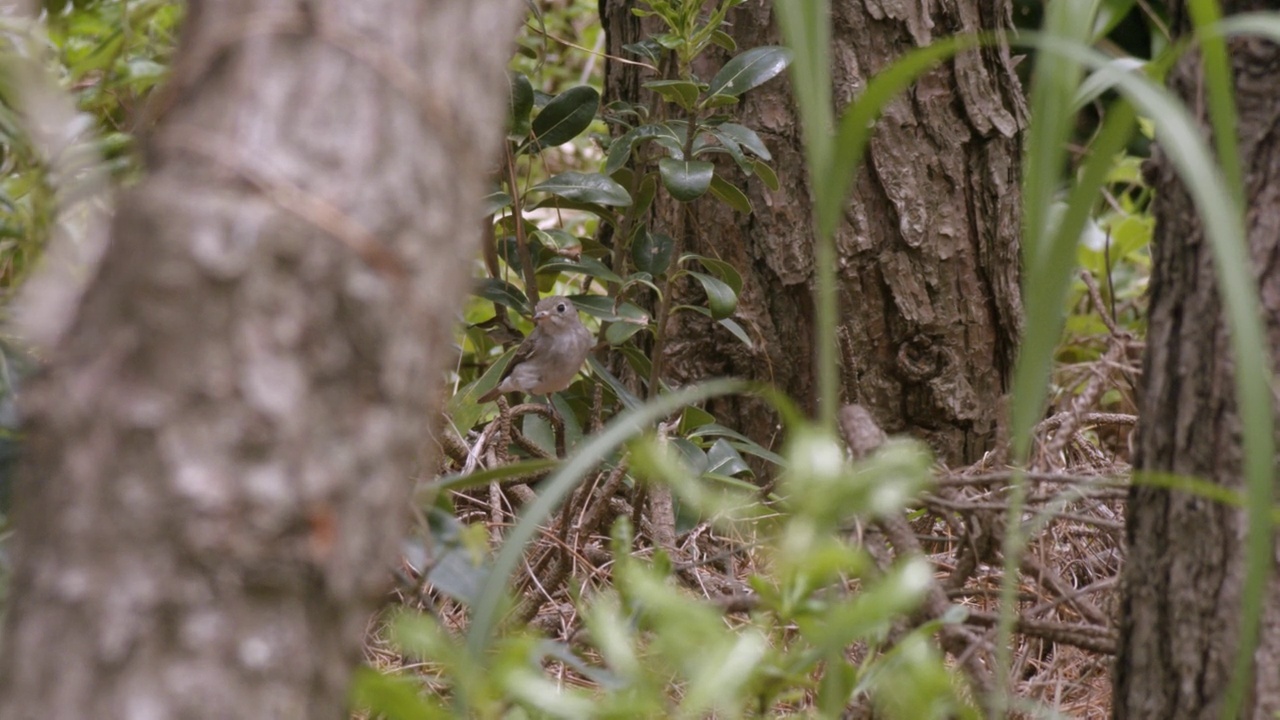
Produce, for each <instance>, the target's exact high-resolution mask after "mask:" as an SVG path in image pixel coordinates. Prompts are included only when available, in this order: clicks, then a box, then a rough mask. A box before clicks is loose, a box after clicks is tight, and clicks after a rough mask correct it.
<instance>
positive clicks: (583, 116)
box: [532, 85, 600, 150]
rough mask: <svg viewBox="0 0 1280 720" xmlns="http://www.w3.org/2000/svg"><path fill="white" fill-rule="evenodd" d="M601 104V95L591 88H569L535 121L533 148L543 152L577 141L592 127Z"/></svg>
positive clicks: (544, 109)
mask: <svg viewBox="0 0 1280 720" xmlns="http://www.w3.org/2000/svg"><path fill="white" fill-rule="evenodd" d="M599 105H600V93H598V92H596V91H595V88H592V87H589V86H587V85H579V86H578V87H574V88H569V89H568V90H565V91H564V92H562V93H560V94H559V95H557V96H555V98H553V99H552V100H551V102H549V103H547V106H546V107H544V108H543V109H542V112H540V113H538V116H537V117H536V118H534V119H533V136H534V139H533V142H532V146H533V147H535V148H536V149H538V150H541V149H543V148H549V147H555V146H557V145H561V144H563V143H566V142H569V141H570V140H572V139H574V138H575V137H577V136H578V134H579V133H581V132H582V131H583V130H586V129H587V127H588V126H589V125H591V121H592V120H594V119H595V117H596V108H598V107H599Z"/></svg>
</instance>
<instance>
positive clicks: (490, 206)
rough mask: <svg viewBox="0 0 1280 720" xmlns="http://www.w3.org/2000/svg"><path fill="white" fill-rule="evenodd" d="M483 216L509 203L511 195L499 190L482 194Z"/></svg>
mask: <svg viewBox="0 0 1280 720" xmlns="http://www.w3.org/2000/svg"><path fill="white" fill-rule="evenodd" d="M481 202H482V203H484V217H488V216H490V215H493V214H494V213H496V212H498V211H499V210H501V209H502V208H504V207H507V206H508V205H510V204H511V196H510V195H508V194H506V193H505V192H502V191H501V190H494V191H493V192H491V193H489V194H488V195H485V196H484V199H483V200H482V201H481Z"/></svg>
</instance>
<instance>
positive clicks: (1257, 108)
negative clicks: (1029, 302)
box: [1114, 0, 1280, 720]
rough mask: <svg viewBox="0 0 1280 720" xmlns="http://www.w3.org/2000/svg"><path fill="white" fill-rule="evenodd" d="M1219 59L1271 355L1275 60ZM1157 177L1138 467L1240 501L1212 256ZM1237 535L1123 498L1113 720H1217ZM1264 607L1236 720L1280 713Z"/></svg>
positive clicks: (1279, 233) (1188, 82)
mask: <svg viewBox="0 0 1280 720" xmlns="http://www.w3.org/2000/svg"><path fill="white" fill-rule="evenodd" d="M1273 5H1274V3H1268V2H1258V1H1257V0H1252V1H1245V2H1227V3H1224V4H1223V7H1224V10H1225V11H1227V12H1242V11H1246V10H1255V9H1263V8H1269V7H1271V6H1273ZM1182 29H1183V30H1184V31H1186V30H1187V26H1186V24H1185V23H1183V27H1182ZM1229 52H1230V55H1231V63H1232V69H1233V71H1234V73H1235V93H1236V103H1237V105H1238V109H1239V115H1240V122H1239V135H1240V157H1241V159H1242V162H1243V168H1244V172H1245V192H1246V197H1245V207H1246V208H1247V217H1246V220H1247V221H1246V229H1247V233H1248V243H1249V248H1250V252H1251V255H1252V258H1253V261H1254V270H1255V273H1256V276H1257V278H1258V282H1259V285H1260V287H1261V289H1262V303H1263V306H1264V308H1265V309H1266V321H1267V330H1268V335H1269V341H1270V346H1271V349H1272V357H1273V358H1280V355H1278V354H1277V350H1278V349H1280V270H1277V267H1276V258H1277V257H1278V253H1280V142H1277V128H1280V103H1277V101H1276V98H1277V97H1280V82H1278V81H1277V78H1280V75H1277V72H1280V47H1277V46H1276V45H1274V44H1270V43H1266V42H1263V41H1261V40H1256V39H1237V40H1232V41H1231V43H1230V45H1229ZM1200 78H1201V75H1200V70H1199V66H1198V64H1197V63H1196V62H1195V58H1188V59H1187V60H1186V61H1185V62H1183V63H1181V64H1179V66H1178V67H1177V68H1176V69H1175V70H1174V71H1173V72H1172V73H1171V74H1170V78H1169V82H1170V84H1171V86H1172V87H1173V88H1174V89H1175V90H1176V91H1177V92H1178V93H1179V94H1180V95H1181V96H1182V97H1183V98H1184V99H1186V100H1187V102H1188V104H1189V106H1190V107H1192V108H1195V109H1197V111H1203V108H1204V103H1203V100H1202V99H1203V97H1204V87H1203V84H1202V82H1201V80H1200ZM1206 125H1207V123H1206ZM1154 169H1155V173H1154V184H1155V189H1156V202H1155V216H1156V228H1155V236H1154V239H1153V243H1152V272H1151V309H1150V320H1149V323H1148V325H1149V327H1148V337H1147V354H1146V358H1145V362H1144V370H1143V392H1142V400H1141V407H1140V412H1139V417H1140V418H1141V421H1140V423H1139V429H1138V442H1137V447H1136V448H1135V465H1136V467H1137V468H1138V469H1139V470H1145V471H1155V472H1170V473H1176V474H1178V475H1185V476H1194V477H1200V478H1205V479H1207V480H1210V481H1212V482H1215V483H1218V484H1221V485H1224V486H1226V487H1228V488H1232V489H1235V490H1242V484H1241V480H1240V473H1241V452H1240V448H1241V446H1240V418H1239V415H1238V414H1237V405H1236V402H1235V398H1234V391H1235V388H1234V384H1233V378H1232V373H1233V366H1234V363H1233V361H1232V359H1231V347H1230V343H1229V338H1228V329H1227V325H1226V322H1225V319H1224V317H1223V312H1222V303H1221V300H1220V298H1219V295H1218V292H1217V287H1216V285H1217V280H1216V276H1215V274H1214V270H1213V265H1212V253H1211V251H1210V248H1209V246H1208V245H1207V242H1206V240H1205V237H1204V233H1203V229H1202V225H1201V223H1200V220H1199V218H1198V217H1197V216H1196V213H1195V210H1194V206H1193V205H1192V202H1191V199H1190V196H1189V195H1188V194H1187V192H1186V189H1185V188H1184V187H1183V185H1182V183H1181V182H1179V180H1178V179H1177V177H1176V176H1175V174H1174V171H1173V168H1172V165H1171V163H1169V162H1168V161H1167V160H1165V159H1163V158H1162V157H1161V156H1159V155H1157V158H1156V162H1155V163H1154ZM1273 362H1274V360H1273ZM1277 367H1280V364H1278V365H1277ZM1244 531H1245V521H1244V515H1243V513H1242V512H1241V511H1240V510H1238V509H1236V508H1230V507H1227V506H1225V505H1222V504H1220V503H1216V502H1212V501H1210V500H1206V499H1204V498H1201V497H1198V496H1195V495H1191V494H1186V493H1176V492H1170V491H1167V490H1160V489H1156V488H1152V487H1144V486H1135V487H1134V488H1133V489H1132V490H1131V491H1130V493H1129V516H1128V554H1127V559H1126V561H1125V570H1124V583H1123V585H1124V597H1123V606H1122V617H1121V628H1120V651H1119V657H1118V658H1117V662H1116V668H1117V670H1116V682H1115V694H1114V708H1115V711H1114V714H1115V717H1117V718H1153V719H1154V718H1159V719H1160V720H1175V719H1178V718H1204V719H1205V720H1208V719H1209V718H1218V717H1220V716H1221V710H1222V708H1221V705H1222V701H1223V698H1224V694H1225V691H1226V689H1227V683H1228V678H1229V675H1230V672H1231V666H1232V662H1233V659H1234V655H1235V651H1236V647H1237V642H1238V635H1239V633H1238V630H1239V608H1240V589H1241V583H1242V580H1243V574H1244V568H1243V558H1242V552H1243V538H1244ZM1270 598H1271V601H1270V603H1269V607H1268V608H1267V610H1266V614H1265V616H1264V618H1263V630H1262V638H1261V647H1260V649H1259V650H1258V652H1257V654H1256V655H1255V662H1256V663H1257V665H1256V673H1255V677H1254V678H1253V683H1252V688H1251V689H1252V695H1251V699H1250V702H1251V705H1250V706H1249V707H1248V708H1247V711H1246V713H1245V717H1251V718H1258V719H1259V720H1261V719H1262V718H1271V717H1275V713H1277V712H1280V673H1278V672H1277V668H1278V667H1280V582H1277V581H1273V583H1272V591H1271V593H1270Z"/></svg>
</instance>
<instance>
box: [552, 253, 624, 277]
mask: <svg viewBox="0 0 1280 720" xmlns="http://www.w3.org/2000/svg"><path fill="white" fill-rule="evenodd" d="M538 272H539V273H543V272H549V273H580V274H582V275H589V276H591V277H594V278H600V279H601V280H604V281H605V282H609V283H619V284H620V283H622V278H621V277H619V276H618V274H617V273H615V272H614V271H612V270H610V269H609V267H608V266H607V265H605V264H604V263H602V262H600V261H599V260H597V259H595V258H593V257H589V256H585V255H584V256H583V257H581V258H579V259H577V260H566V259H564V258H558V259H555V260H552V261H551V262H548V263H543V264H542V265H540V266H538Z"/></svg>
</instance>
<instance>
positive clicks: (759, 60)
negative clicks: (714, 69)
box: [707, 45, 791, 97]
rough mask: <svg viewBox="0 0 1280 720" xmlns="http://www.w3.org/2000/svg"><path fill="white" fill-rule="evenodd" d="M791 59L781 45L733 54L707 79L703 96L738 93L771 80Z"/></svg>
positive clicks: (733, 94)
mask: <svg viewBox="0 0 1280 720" xmlns="http://www.w3.org/2000/svg"><path fill="white" fill-rule="evenodd" d="M790 62H791V53H790V52H789V51H788V50H787V49H786V48H783V47H776V46H769V45H766V46H763V47H756V48H751V49H750V50H748V51H746V52H744V53H742V54H741V55H737V56H735V57H733V58H732V59H731V60H729V62H727V63H725V64H724V67H722V68H720V72H718V73H716V76H715V77H714V78H712V79H711V86H710V87H709V88H708V89H707V96H708V97H710V96H713V95H732V96H737V95H741V94H742V93H744V92H746V91H748V90H750V89H752V88H755V87H759V86H761V85H763V84H764V83H766V82H768V81H769V80H772V79H773V78H774V77H776V76H777V75H778V74H779V73H781V72H782V71H783V70H786V69H787V65H788V64H790Z"/></svg>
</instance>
